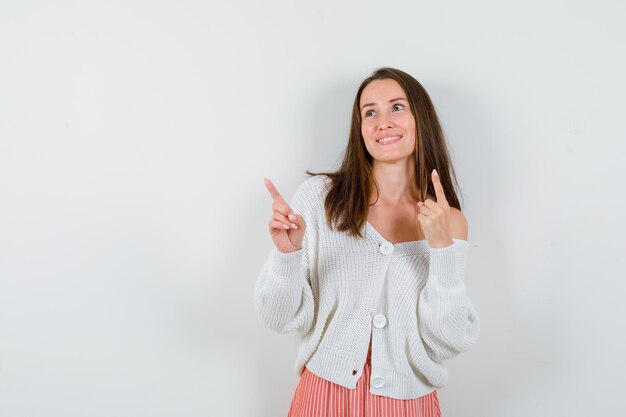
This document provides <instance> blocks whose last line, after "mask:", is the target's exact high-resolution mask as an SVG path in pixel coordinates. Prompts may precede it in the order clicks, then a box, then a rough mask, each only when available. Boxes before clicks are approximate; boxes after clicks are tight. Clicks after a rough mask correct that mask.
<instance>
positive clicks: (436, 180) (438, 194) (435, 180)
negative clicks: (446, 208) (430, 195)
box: [432, 169, 448, 205]
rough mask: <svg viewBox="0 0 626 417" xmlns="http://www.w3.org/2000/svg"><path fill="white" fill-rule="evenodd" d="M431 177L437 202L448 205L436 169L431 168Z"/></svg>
mask: <svg viewBox="0 0 626 417" xmlns="http://www.w3.org/2000/svg"><path fill="white" fill-rule="evenodd" d="M432 174H433V175H432V177H433V186H434V187H435V197H436V198H437V203H438V204H443V205H448V200H447V199H446V194H445V192H444V190H443V185H441V181H440V179H439V173H438V172H437V170H436V169H433V173H432Z"/></svg>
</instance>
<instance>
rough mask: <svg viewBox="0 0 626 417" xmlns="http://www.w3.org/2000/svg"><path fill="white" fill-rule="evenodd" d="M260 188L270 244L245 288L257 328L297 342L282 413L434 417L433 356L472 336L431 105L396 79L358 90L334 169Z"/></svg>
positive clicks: (453, 204) (463, 230)
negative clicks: (267, 206) (251, 286)
mask: <svg viewBox="0 0 626 417" xmlns="http://www.w3.org/2000/svg"><path fill="white" fill-rule="evenodd" d="M307 173H308V174H309V175H310V177H309V178H307V179H305V180H304V181H303V182H302V183H301V184H300V185H299V187H298V188H297V190H296V192H295V195H294V197H293V199H292V201H291V204H288V203H287V202H286V201H285V200H284V199H283V197H282V196H281V195H280V193H279V192H278V191H277V190H276V188H275V187H274V185H273V184H272V182H271V181H270V180H268V179H265V185H266V187H267V189H268V191H269V192H270V195H271V197H272V199H273V204H272V210H273V214H272V217H271V220H270V222H269V232H270V235H271V237H272V240H273V242H274V244H275V248H273V249H272V251H271V253H270V255H269V257H268V259H267V261H266V262H265V264H264V265H263V267H262V268H261V272H260V274H259V275H258V277H257V281H256V286H255V308H256V310H257V313H258V315H259V318H260V319H261V321H262V322H263V323H264V325H266V326H267V327H269V328H270V329H272V330H274V331H277V332H280V333H287V332H291V331H294V330H297V331H298V332H299V333H300V335H301V345H300V349H299V351H298V356H297V360H296V366H295V371H296V373H297V374H298V375H299V376H300V382H299V384H298V386H297V388H296V392H295V395H294V398H293V400H292V402H291V408H290V410H289V417H300V416H306V417H316V416H324V417H331V416H335V417H361V416H371V417H376V416H386V417H387V416H428V417H430V416H440V415H441V411H440V408H439V401H438V397H437V391H436V389H437V388H442V387H444V386H445V385H446V384H447V379H448V374H447V371H446V368H445V367H444V366H443V365H442V361H443V360H446V359H450V358H452V357H454V356H456V355H458V354H459V353H461V352H465V351H467V350H468V349H469V348H470V347H471V346H473V345H474V344H475V343H476V342H477V340H478V334H479V330H480V322H479V318H478V315H477V313H476V311H475V309H474V307H473V304H472V302H471V300H470V299H469V297H468V295H467V290H466V287H465V279H464V271H465V264H466V257H467V254H468V251H469V244H468V240H467V239H468V226H467V220H466V218H465V216H464V215H463V213H462V212H461V207H460V204H459V200H458V198H457V195H456V193H455V188H454V187H453V179H454V180H455V182H454V183H455V184H456V178H455V175H454V169H453V167H452V164H451V161H450V158H449V155H448V150H447V146H446V143H445V140H444V136H443V133H442V129H441V127H440V124H439V121H438V119H437V115H436V113H435V109H434V107H433V104H432V102H431V100H430V97H429V96H428V93H427V92H426V90H424V88H423V87H422V85H421V84H420V83H419V82H418V81H417V80H415V79H414V78H413V77H412V76H410V75H409V74H407V73H405V72H403V71H400V70H398V69H394V68H380V69H378V70H376V71H375V72H374V73H373V74H372V75H371V76H370V77H368V78H366V79H365V80H364V81H363V82H362V83H361V85H360V87H359V89H358V91H357V94H356V98H355V100H354V107H353V112H352V126H351V129H350V137H349V139H348V146H347V149H346V151H345V156H344V160H343V163H342V165H341V167H340V168H339V170H338V171H336V172H331V173H311V172H308V171H307Z"/></svg>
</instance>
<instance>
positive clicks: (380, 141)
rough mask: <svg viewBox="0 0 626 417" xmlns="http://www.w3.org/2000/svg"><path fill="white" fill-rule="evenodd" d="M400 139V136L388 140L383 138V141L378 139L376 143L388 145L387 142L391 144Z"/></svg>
mask: <svg viewBox="0 0 626 417" xmlns="http://www.w3.org/2000/svg"><path fill="white" fill-rule="evenodd" d="M397 139H400V136H390V137H388V138H382V139H378V140H377V141H376V142H378V143H387V142H391V141H394V140H397Z"/></svg>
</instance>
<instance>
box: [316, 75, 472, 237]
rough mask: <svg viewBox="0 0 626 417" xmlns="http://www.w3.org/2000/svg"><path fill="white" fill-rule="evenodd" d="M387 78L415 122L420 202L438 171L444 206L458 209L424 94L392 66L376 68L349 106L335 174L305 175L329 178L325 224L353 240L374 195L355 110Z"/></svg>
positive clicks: (441, 140)
mask: <svg viewBox="0 0 626 417" xmlns="http://www.w3.org/2000/svg"><path fill="white" fill-rule="evenodd" d="M389 78H390V79H393V80H396V81H397V82H398V83H399V84H400V86H401V87H402V89H403V90H404V92H405V93H406V95H407V98H408V100H409V105H410V107H411V112H412V113H413V117H414V118H415V122H416V123H415V130H416V132H415V138H416V143H415V152H414V155H415V176H414V179H415V185H416V188H417V190H418V192H419V196H418V198H419V199H420V201H424V200H425V199H426V198H427V194H430V195H432V196H435V188H434V186H433V183H432V180H431V172H432V170H433V169H436V170H437V173H438V174H439V178H440V179H441V184H442V185H443V189H444V193H445V195H446V199H447V200H448V203H449V204H450V206H451V207H455V208H457V209H459V210H461V206H460V204H459V200H458V198H457V195H456V192H455V187H453V182H452V179H454V184H455V185H456V186H457V188H458V182H457V180H456V175H455V173H454V168H453V166H452V162H451V160H450V156H449V152H448V148H447V145H446V142H445V138H444V135H443V131H442V129H441V125H440V124H439V119H438V118H437V114H436V111H435V107H434V106H433V103H432V101H431V99H430V97H429V95H428V93H427V92H426V90H425V89H424V87H422V85H421V84H420V83H419V82H418V81H417V80H416V79H415V78H413V77H412V76H411V75H409V74H407V73H406V72H403V71H400V70H399V69H395V68H390V67H383V68H378V69H376V70H375V71H374V72H373V73H372V75H370V76H369V77H367V78H366V79H365V80H363V82H362V83H361V85H360V86H359V89H358V90H357V93H356V97H355V98H354V106H353V107H352V123H351V126H350V136H349V138H348V146H347V147H346V150H345V154H344V158H343V162H342V164H341V167H340V168H339V170H337V171H335V172H318V173H314V172H310V171H308V170H307V171H306V173H307V174H309V175H327V176H328V177H330V178H331V180H332V181H331V183H330V184H329V188H328V194H327V196H326V199H325V201H324V208H325V211H326V218H327V219H328V224H329V225H330V227H331V228H333V224H334V223H337V226H336V229H337V230H339V231H348V232H349V233H350V234H351V235H353V236H358V237H363V235H362V234H361V229H362V228H363V225H364V224H365V222H366V221H367V213H368V209H369V201H370V198H371V193H372V187H371V184H372V183H374V180H373V176H372V156H371V155H370V154H369V152H368V151H367V149H366V148H365V143H364V141H363V136H362V135H361V112H360V109H359V104H360V100H361V93H362V92H363V89H364V88H365V87H367V85H368V84H369V83H371V82H372V81H374V80H382V79H389Z"/></svg>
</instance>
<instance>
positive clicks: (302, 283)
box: [254, 180, 316, 334]
mask: <svg viewBox="0 0 626 417" xmlns="http://www.w3.org/2000/svg"><path fill="white" fill-rule="evenodd" d="M309 183H310V181H306V180H305V181H304V182H303V183H302V184H301V185H300V186H299V187H298V189H297V190H296V192H295V194H294V197H293V199H292V201H291V203H290V206H291V208H292V209H293V211H294V212H295V213H296V214H301V215H302V216H303V217H304V221H305V222H306V230H305V232H304V238H303V240H302V247H301V248H300V250H297V251H295V252H291V253H283V252H280V251H279V250H278V249H277V248H276V247H274V248H272V250H271V252H270V254H269V256H268V258H267V259H266V261H265V263H264V264H263V266H262V267H261V271H260V273H259V274H258V276H257V279H256V284H255V289H254V306H255V309H256V312H257V315H258V317H259V319H260V320H261V322H262V323H263V325H265V326H266V327H268V328H269V329H271V330H273V331H275V332H278V333H289V332H292V331H294V330H298V331H299V332H300V333H301V334H306V333H307V332H308V331H309V329H310V328H311V327H312V324H313V313H314V307H315V303H314V298H313V292H312V290H311V280H310V272H309V257H310V253H309V251H310V249H311V247H313V248H314V247H316V245H310V244H309V239H311V238H312V235H314V234H315V233H314V227H315V224H314V219H313V216H312V215H311V213H312V211H311V210H310V209H309V206H310V200H311V198H312V197H311V196H310V195H309V193H308V192H307V188H308V187H307V185H308V184H309Z"/></svg>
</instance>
